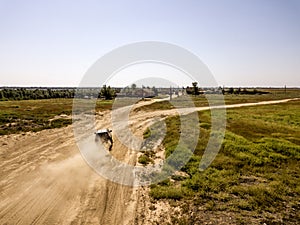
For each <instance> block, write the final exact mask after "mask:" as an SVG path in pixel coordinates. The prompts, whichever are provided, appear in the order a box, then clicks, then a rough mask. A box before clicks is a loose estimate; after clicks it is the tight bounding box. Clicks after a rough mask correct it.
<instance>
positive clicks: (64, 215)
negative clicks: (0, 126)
mask: <svg viewBox="0 0 300 225" xmlns="http://www.w3.org/2000/svg"><path fill="white" fill-rule="evenodd" d="M284 101H287V100H280V101H272V103H271V101H270V102H265V103H263V104H276V103H280V102H284ZM143 104H145V103H143ZM147 104H148V103H147ZM149 104H151V103H149ZM256 104H257V105H258V104H262V103H255V104H252V103H248V104H238V105H231V106H226V108H229V107H230V108H231V107H241V106H247V105H256ZM141 105H142V104H141ZM192 110H207V107H202V108H196V109H195V108H194V109H182V110H180V111H177V110H164V111H155V112H149V113H148V112H147V115H145V114H144V113H143V112H139V113H136V114H133V115H131V118H130V127H131V130H132V132H133V133H135V135H137V137H140V136H141V135H142V133H143V131H144V129H145V128H146V127H147V126H148V125H149V124H150V123H151V121H153V119H154V118H159V119H161V118H165V117H167V116H169V115H175V114H177V113H183V114H186V113H189V112H191V111H192ZM109 118H110V115H109V113H108V112H106V113H103V114H101V115H100V116H97V121H98V125H97V126H99V127H101V126H109V123H108V121H109ZM86 132H89V131H86ZM114 139H116V138H114ZM111 154H112V155H113V156H114V157H115V158H117V159H119V160H122V161H124V162H126V163H129V164H132V165H134V164H135V162H136V152H134V151H128V149H127V148H126V147H125V146H124V145H122V144H121V143H120V142H118V140H116V141H115V143H114V147H113V150H112V152H111ZM118 176H122V174H118ZM137 198H138V190H137V189H136V188H132V187H128V186H123V185H119V184H116V183H113V182H111V181H108V180H106V179H104V178H102V177H101V176H99V175H98V174H96V173H95V172H94V171H93V170H92V169H91V168H90V167H89V166H88V165H87V164H86V162H85V161H84V160H83V159H82V157H81V155H80V153H79V150H78V147H77V145H76V143H75V140H74V136H73V130H72V127H71V126H70V127H65V128H60V129H53V130H44V131H41V132H38V133H26V134H18V135H8V136H1V137H0V224H105V225H106V224H134V219H135V209H136V205H135V204H136V202H137Z"/></svg>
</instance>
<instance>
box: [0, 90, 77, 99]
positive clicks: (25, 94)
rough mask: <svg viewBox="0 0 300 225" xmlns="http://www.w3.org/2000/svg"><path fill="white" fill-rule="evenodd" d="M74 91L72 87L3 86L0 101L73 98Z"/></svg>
mask: <svg viewBox="0 0 300 225" xmlns="http://www.w3.org/2000/svg"><path fill="white" fill-rule="evenodd" d="M74 93H75V92H74V90H72V89H51V88H47V89H39V88H36V89H27V88H4V89H1V90H0V101H7V100H35V99H51V98H73V97H74Z"/></svg>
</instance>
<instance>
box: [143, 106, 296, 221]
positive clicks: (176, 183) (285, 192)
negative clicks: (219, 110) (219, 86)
mask: <svg viewBox="0 0 300 225" xmlns="http://www.w3.org/2000/svg"><path fill="white" fill-rule="evenodd" d="M199 118H200V121H201V124H200V134H201V135H200V137H199V142H198V145H197V148H196V150H195V152H194V155H193V156H192V158H191V159H190V160H189V162H188V163H187V164H186V165H185V166H184V167H183V168H182V169H181V170H182V171H183V172H184V173H186V175H187V176H184V177H178V176H173V177H172V178H171V179H168V180H165V181H163V182H161V183H159V184H154V185H152V186H151V191H150V195H151V197H152V199H153V201H154V202H155V201H159V200H162V199H163V200H164V201H169V202H170V204H171V205H172V206H179V207H180V208H181V210H182V214H181V217H178V216H173V217H172V224H198V223H201V221H202V219H203V215H205V214H211V215H214V214H215V215H217V214H218V213H219V214H223V215H228V216H231V217H232V223H233V224H263V223H266V224H296V223H297V222H299V221H300V217H299V210H300V203H299V202H300V168H299V165H300V164H299V162H300V101H299V100H298V101H292V102H288V103H284V104H278V105H266V106H255V107H244V108H236V109H229V110H227V131H226V136H225V140H224V142H223V144H222V148H221V150H220V152H219V154H218V155H217V157H216V159H215V160H214V161H213V163H212V164H211V165H210V166H209V167H208V168H207V169H206V170H204V171H203V172H200V171H199V169H198V168H199V163H200V160H201V156H202V155H203V152H204V149H205V146H206V143H207V140H208V137H209V133H210V113H209V112H208V111H205V112H199ZM179 125H180V124H179V123H178V118H177V117H172V118H169V119H167V135H166V137H165V139H164V141H163V144H164V146H165V149H166V155H167V156H168V155H170V154H171V153H172V151H173V150H174V148H175V146H176V143H177V141H178V137H179ZM148 133H149V130H148V131H147V132H146V134H145V135H146V136H149V134H148ZM191 215H192V216H191ZM202 222H204V221H202Z"/></svg>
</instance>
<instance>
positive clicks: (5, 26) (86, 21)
mask: <svg viewBox="0 0 300 225" xmlns="http://www.w3.org/2000/svg"><path fill="white" fill-rule="evenodd" d="M146 40H153V41H164V42H169V43H173V44H176V45H179V46H181V47H184V48H186V49H188V50H190V51H191V52H193V53H195V54H196V55H198V56H199V58H200V59H201V60H202V61H203V62H204V63H205V64H206V65H207V66H208V67H209V68H210V70H211V71H212V73H213V74H214V76H215V78H216V80H217V82H218V84H219V85H227V86H232V85H234V86H283V85H285V84H286V85H288V86H300V76H299V75H300V1H297V0H248V1H247V0H244V1H242V0H236V1H233V0H219V1H214V0H210V1H199V0H180V1H179V0H123V1H122V0H119V1H100V0H95V1H91V0H85V1H74V0H73V1H70V0H68V1H66V0H65V1H64V0H51V1H50V0H49V1H32V0H0V63H1V64H0V86H3V85H6V86H9V85H18V86H20V85H22V86H41V85H42V86H76V85H77V84H78V83H79V82H80V80H81V78H82V76H83V75H84V73H85V72H86V71H87V69H88V68H89V67H90V66H91V65H92V64H93V63H94V62H95V61H96V60H97V59H98V58H99V57H101V56H102V55H104V54H105V53H107V52H109V51H111V50H112V49H114V48H117V47H119V46H122V45H124V44H129V43H132V42H138V41H146ZM183 82H184V81H183Z"/></svg>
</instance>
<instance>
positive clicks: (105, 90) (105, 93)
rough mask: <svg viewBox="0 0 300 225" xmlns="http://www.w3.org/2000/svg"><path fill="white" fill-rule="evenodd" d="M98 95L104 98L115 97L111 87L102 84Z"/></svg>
mask: <svg viewBox="0 0 300 225" xmlns="http://www.w3.org/2000/svg"><path fill="white" fill-rule="evenodd" d="M100 95H101V96H102V97H104V98H105V99H106V100H110V99H113V98H114V97H115V91H114V90H113V89H111V87H110V86H108V87H106V85H103V87H102V88H101V91H100Z"/></svg>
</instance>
